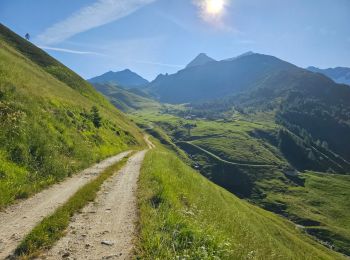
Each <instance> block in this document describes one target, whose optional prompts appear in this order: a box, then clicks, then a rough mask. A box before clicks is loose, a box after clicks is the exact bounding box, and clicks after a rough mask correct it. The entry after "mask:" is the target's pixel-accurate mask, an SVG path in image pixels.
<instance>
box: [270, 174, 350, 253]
mask: <svg viewBox="0 0 350 260" xmlns="http://www.w3.org/2000/svg"><path fill="white" fill-rule="evenodd" d="M303 178H304V181H305V183H304V186H297V187H288V188H287V190H286V191H285V192H283V193H276V192H274V193H272V192H271V193H269V194H268V197H267V198H266V200H267V201H278V202H279V203H283V204H285V205H286V210H285V211H286V214H287V215H288V216H289V217H290V218H292V219H293V220H294V221H295V222H297V223H299V224H301V225H303V226H305V230H306V231H307V232H309V233H311V234H313V235H315V236H317V237H318V238H320V239H322V240H323V241H325V242H328V243H329V244H331V245H333V246H334V248H335V249H336V250H338V251H340V252H342V253H345V254H347V255H350V246H349V245H350V219H349V209H350V201H349V198H350V176H349V175H336V174H332V175H329V174H325V173H316V172H307V173H305V174H303Z"/></svg>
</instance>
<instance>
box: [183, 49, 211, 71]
mask: <svg viewBox="0 0 350 260" xmlns="http://www.w3.org/2000/svg"><path fill="white" fill-rule="evenodd" d="M213 61H216V60H214V59H213V58H211V57H209V56H208V55H207V54H205V53H200V54H198V55H197V57H196V58H194V60H192V61H191V62H190V63H189V64H188V65H187V66H186V68H191V67H196V66H201V65H204V64H207V63H209V62H213Z"/></svg>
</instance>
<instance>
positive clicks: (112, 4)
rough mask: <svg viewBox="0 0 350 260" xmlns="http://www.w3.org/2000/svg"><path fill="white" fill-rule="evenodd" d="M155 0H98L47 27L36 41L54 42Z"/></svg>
mask: <svg viewBox="0 0 350 260" xmlns="http://www.w3.org/2000/svg"><path fill="white" fill-rule="evenodd" d="M154 1H155V0H98V1H97V2H95V3H93V4H91V5H89V6H86V7H83V8H82V9H80V10H78V11H77V12H75V13H74V14H72V15H71V16H69V17H68V18H66V19H65V20H63V21H60V22H58V23H56V24H54V25H53V26H51V27H49V28H47V29H46V30H45V31H44V32H43V33H42V34H40V35H39V36H38V37H37V39H36V41H37V42H39V43H40V44H45V45H48V44H56V43H60V42H62V41H64V40H66V39H69V38H70V37H72V36H74V35H76V34H79V33H82V32H85V31H88V30H90V29H93V28H96V27H99V26H102V25H105V24H108V23H111V22H113V21H116V20H118V19H120V18H123V17H125V16H127V15H129V14H131V13H133V12H135V11H136V10H137V9H139V8H141V7H143V6H145V5H147V4H150V3H152V2H154Z"/></svg>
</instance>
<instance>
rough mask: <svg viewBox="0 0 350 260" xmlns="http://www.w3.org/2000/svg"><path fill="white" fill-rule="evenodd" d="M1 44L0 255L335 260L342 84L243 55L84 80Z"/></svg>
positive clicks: (348, 224)
mask: <svg viewBox="0 0 350 260" xmlns="http://www.w3.org/2000/svg"><path fill="white" fill-rule="evenodd" d="M0 47H1V48H0V119H1V120H0V142H1V146H0V258H4V259H65V258H67V259H99V258H102V259H132V258H136V259H347V258H348V257H349V256H350V247H349V245H350V219H349V217H348V216H349V214H350V212H349V209H350V204H349V203H350V202H349V197H350V150H349V147H350V88H349V86H348V85H346V84H339V83H336V82H334V81H333V80H332V79H331V78H328V77H327V76H326V75H323V74H321V73H315V72H313V71H310V70H306V69H303V68H300V67H298V66H296V65H294V64H291V63H289V62H286V61H284V60H281V59H279V58H277V57H274V56H271V55H264V54H259V53H254V52H246V53H244V54H242V55H239V56H237V57H233V58H228V59H224V60H216V59H213V58H211V57H209V56H208V55H206V54H204V53H201V54H199V55H198V56H196V57H195V59H194V60H192V61H191V62H190V63H189V64H188V65H187V66H183V68H181V69H179V71H177V72H175V73H173V74H168V73H166V74H160V75H159V76H158V77H156V78H155V79H154V80H153V81H148V80H146V79H144V78H143V77H141V76H139V75H138V74H136V73H135V72H133V71H131V70H129V69H125V70H122V71H119V72H112V71H109V72H107V73H104V74H102V75H101V76H97V77H94V78H92V79H90V80H84V79H83V78H82V77H80V76H79V75H78V74H76V73H75V72H73V71H72V70H71V69H69V68H68V67H66V66H65V65H63V64H62V63H60V62H59V61H57V60H56V59H54V58H52V57H51V56H50V55H48V54H47V53H46V52H44V51H43V50H42V49H40V48H38V47H37V46H36V45H34V44H32V43H31V42H30V41H29V40H28V39H27V40H25V39H23V38H22V37H20V36H18V35H17V34H15V33H14V32H12V31H11V30H10V29H8V28H7V27H5V26H4V25H2V24H0ZM80 54H82V55H83V54H84V52H81V53H80ZM85 54H86V53H85ZM94 55H95V54H94ZM176 66H177V65H176ZM83 169H85V170H83Z"/></svg>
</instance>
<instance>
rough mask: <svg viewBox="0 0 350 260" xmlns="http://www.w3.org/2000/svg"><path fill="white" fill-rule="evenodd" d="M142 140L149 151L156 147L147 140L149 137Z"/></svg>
mask: <svg viewBox="0 0 350 260" xmlns="http://www.w3.org/2000/svg"><path fill="white" fill-rule="evenodd" d="M144 139H145V142H146V144H147V145H148V148H149V149H153V148H155V147H156V146H155V145H154V144H153V143H152V142H151V141H150V140H149V135H146V136H145V138H144Z"/></svg>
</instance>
